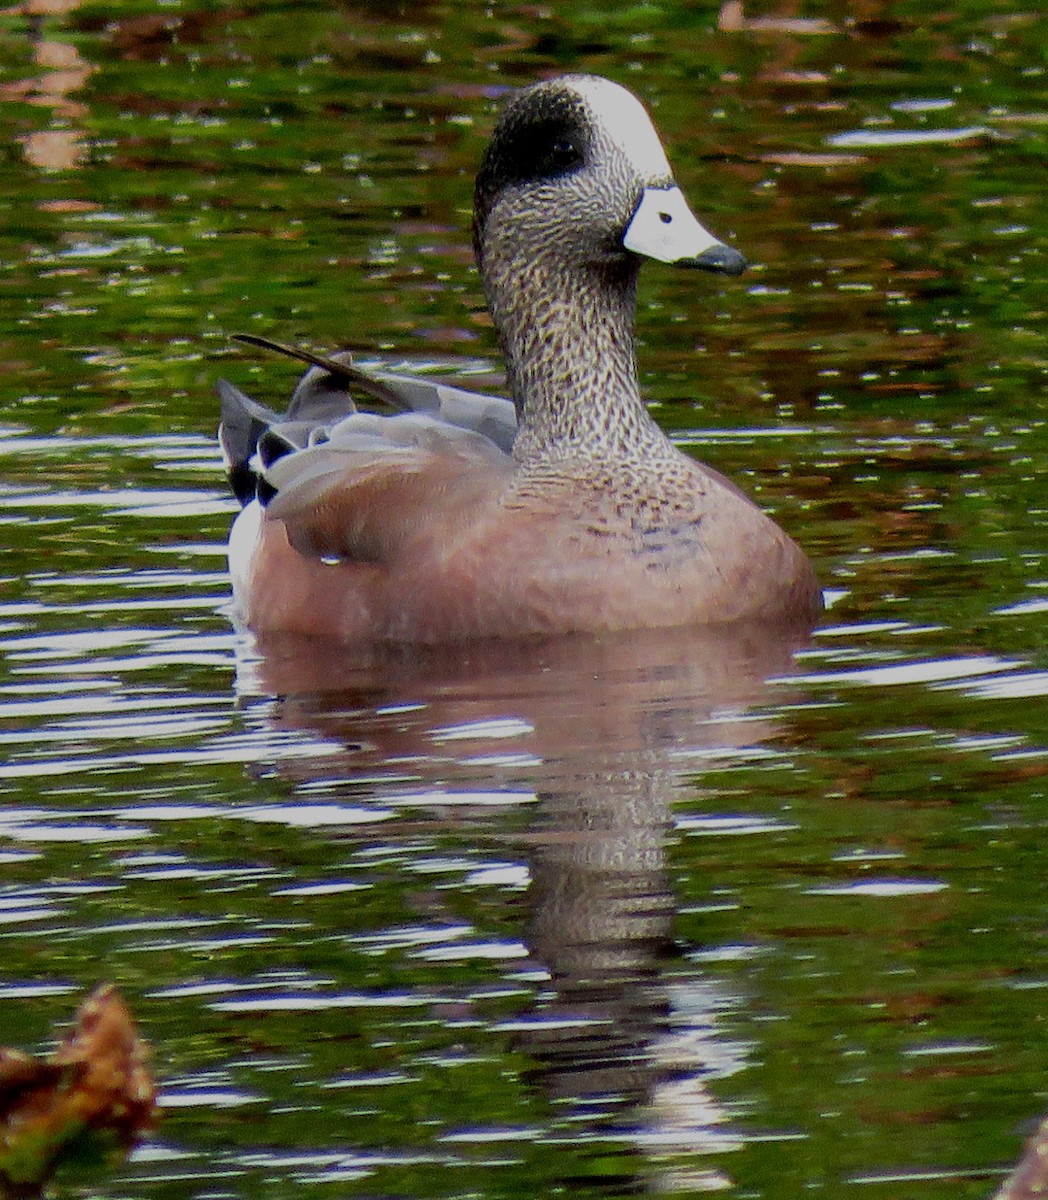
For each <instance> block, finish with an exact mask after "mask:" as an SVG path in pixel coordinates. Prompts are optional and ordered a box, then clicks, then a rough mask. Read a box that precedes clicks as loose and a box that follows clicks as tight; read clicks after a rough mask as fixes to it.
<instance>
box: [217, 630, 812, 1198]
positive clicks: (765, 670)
mask: <svg viewBox="0 0 1048 1200" xmlns="http://www.w3.org/2000/svg"><path fill="white" fill-rule="evenodd" d="M804 640H805V631H803V630H797V629H792V628H769V627H768V626H766V625H765V626H761V627H759V628H751V627H731V628H730V629H729V628H725V629H716V630H710V629H706V630H701V629H700V630H695V629H673V630H645V631H638V632H631V633H623V634H617V635H614V636H604V637H598V638H594V637H589V636H588V637H570V638H558V639H556V640H550V641H532V642H525V643H513V642H506V643H488V644H480V645H474V646H470V647H468V648H454V649H443V650H437V649H432V650H425V651H419V650H412V651H410V652H409V651H404V650H400V651H392V650H391V651H375V650H371V651H367V652H363V653H360V652H355V651H354V652H347V651H346V649H345V648H340V647H332V646H330V645H324V644H318V643H316V642H305V641H303V640H301V639H287V638H279V639H267V640H265V641H261V642H259V643H257V644H256V647H255V649H256V651H257V657H255V658H253V659H251V660H250V661H246V660H245V662H244V663H243V665H242V670H241V676H240V681H239V683H240V690H241V692H242V693H243V694H245V695H251V694H256V695H257V694H263V695H269V696H277V697H278V699H277V700H276V701H275V702H274V704H273V707H272V709H271V711H270V720H271V721H272V722H273V723H274V724H275V725H276V726H277V727H278V728H282V729H284V728H289V727H293V728H295V729H302V728H307V729H310V730H312V731H314V732H316V733H319V734H321V735H322V736H323V737H324V738H326V739H332V740H335V741H336V742H337V743H339V744H340V745H341V746H342V747H346V748H347V749H348V751H349V752H350V753H349V759H348V760H343V763H342V764H340V767H339V769H341V766H343V765H346V762H347V761H348V762H349V763H350V764H353V766H354V769H355V770H356V772H357V773H358V774H359V775H361V776H368V777H370V778H374V777H375V775H376V773H380V772H381V770H382V769H386V770H389V769H390V766H391V764H395V769H397V770H403V769H404V767H405V765H406V764H409V765H410V770H411V772H412V774H414V775H415V776H416V778H417V777H418V776H422V777H423V779H424V781H425V784H426V786H431V787H433V788H434V789H436V790H438V791H439V790H440V789H441V788H448V789H450V788H451V787H454V786H460V787H461V785H462V783H463V782H464V781H466V780H468V781H469V783H470V785H471V786H473V787H476V786H477V784H478V780H482V781H483V786H484V787H485V788H486V789H487V790H488V791H492V790H495V791H497V790H500V789H505V790H507V791H512V790H516V791H519V790H520V789H521V787H522V786H526V787H527V788H529V789H533V790H534V793H535V794H536V796H537V805H536V808H535V810H534V815H533V818H532V819H531V821H530V822H529V823H528V825H527V827H526V828H524V829H515V830H511V831H509V832H508V833H507V832H505V831H502V832H500V834H499V837H500V840H502V839H506V838H508V839H509V840H510V841H511V842H512V843H513V844H514V845H515V846H516V847H517V849H518V852H519V853H520V854H521V855H522V856H523V857H524V859H525V860H526V863H527V868H528V874H529V878H530V886H529V889H528V892H527V913H526V918H525V920H526V932H525V934H524V940H525V941H526V943H527V946H528V949H529V952H530V954H531V955H532V956H533V957H534V959H535V960H537V963H538V964H540V966H541V968H543V969H544V972H545V973H547V976H546V978H545V979H544V983H543V985H542V987H541V990H540V991H539V993H538V994H537V996H536V999H535V1001H534V1003H533V1004H532V1006H531V1008H530V1011H528V1012H527V1013H525V1014H523V1015H521V1016H520V1017H519V1018H518V1019H515V1020H514V1021H513V1022H511V1023H510V1025H509V1028H510V1029H511V1031H512V1036H513V1037H514V1039H515V1042H516V1046H517V1048H518V1049H519V1050H522V1051H524V1052H525V1053H526V1054H527V1055H528V1056H529V1057H530V1060H531V1062H532V1063H533V1064H534V1067H533V1072H534V1076H535V1080H536V1082H537V1083H539V1084H540V1085H541V1087H542V1089H543V1090H544V1091H545V1093H546V1094H547V1096H548V1097H549V1098H550V1099H551V1100H552V1101H553V1102H554V1103H555V1106H556V1109H557V1111H558V1112H559V1113H561V1114H563V1116H564V1119H565V1120H566V1121H568V1122H570V1128H571V1129H572V1130H573V1131H574V1133H575V1134H576V1135H578V1134H581V1133H582V1132H583V1130H585V1129H586V1128H587V1127H588V1128H590V1129H591V1130H593V1131H595V1130H597V1129H603V1130H604V1133H605V1135H607V1134H608V1132H609V1130H613V1131H615V1132H617V1133H618V1134H620V1135H621V1136H622V1137H623V1138H624V1139H625V1140H627V1141H629V1140H633V1141H635V1142H637V1143H639V1145H640V1147H641V1149H642V1151H643V1154H644V1158H645V1160H646V1162H647V1163H648V1168H647V1170H649V1171H651V1172H652V1173H653V1174H655V1175H657V1177H658V1186H659V1188H660V1189H663V1188H667V1187H669V1188H670V1189H671V1190H673V1189H678V1188H679V1187H691V1188H709V1187H719V1186H725V1184H726V1182H727V1181H726V1180H725V1179H724V1178H723V1177H722V1176H720V1175H719V1174H718V1173H717V1172H715V1171H708V1170H706V1168H705V1166H703V1165H702V1164H701V1163H700V1165H699V1167H698V1168H697V1169H696V1170H694V1171H690V1170H689V1173H688V1175H687V1177H686V1178H680V1177H678V1176H677V1175H676V1174H673V1175H672V1177H671V1171H670V1167H669V1165H668V1160H669V1158H671V1157H672V1159H673V1160H674V1163H675V1166H674V1168H673V1171H674V1172H679V1171H680V1169H681V1168H680V1156H681V1155H682V1154H685V1155H688V1156H693V1155H695V1154H696V1153H699V1154H701V1153H703V1152H712V1151H713V1150H715V1149H717V1148H724V1147H725V1145H730V1144H731V1139H730V1136H728V1135H727V1134H726V1133H725V1132H723V1122H724V1120H725V1116H724V1113H723V1112H722V1111H721V1110H720V1109H718V1107H717V1106H716V1105H715V1104H714V1103H713V1102H712V1100H711V1099H710V1096H709V1095H708V1094H707V1092H706V1089H705V1086H704V1080H705V1079H706V1078H708V1076H709V1075H710V1074H716V1073H718V1072H723V1071H729V1070H733V1069H735V1068H736V1067H737V1065H738V1064H737V1062H736V1061H735V1059H736V1058H737V1051H735V1050H733V1048H732V1047H731V1046H730V1045H726V1044H725V1043H723V1042H719V1041H718V1040H717V1039H716V1038H715V1037H714V1036H713V1032H712V1027H713V1015H714V1010H715V1009H716V1008H717V1007H718V1003H719V1002H718V999H717V997H715V996H713V995H711V994H710V992H709V985H708V984H706V983H705V982H704V981H703V980H702V979H701V978H698V977H695V976H691V977H689V978H688V979H686V980H685V981H684V982H678V983H675V984H673V985H670V984H667V983H666V981H665V979H664V972H665V968H666V964H667V958H668V954H669V950H670V946H671V938H672V924H673V920H674V915H675V911H676V903H675V898H674V893H673V886H672V882H671V879H670V877H669V874H668V871H667V863H666V845H667V835H668V833H669V831H670V830H671V822H672V809H673V804H674V799H675V797H676V796H677V794H678V793H679V792H680V790H681V789H686V788H687V787H689V786H691V784H692V781H693V779H694V777H695V775H696V773H697V772H699V771H701V768H702V766H703V764H704V763H707V762H709V761H710V760H711V758H712V759H717V760H721V759H723V757H724V756H725V755H726V754H727V755H730V754H731V753H732V751H733V750H737V749H738V748H740V747H743V746H750V745H752V744H753V743H754V742H758V741H760V740H762V739H764V738H766V737H768V736H769V735H770V734H772V732H773V731H774V722H773V720H772V719H771V718H768V717H763V716H761V715H760V713H759V712H755V711H754V705H755V704H757V703H758V702H759V701H760V700H761V699H762V698H763V697H765V696H766V686H767V685H766V682H765V681H766V680H768V679H769V678H772V677H774V676H782V675H784V674H788V673H789V671H790V668H791V662H792V655H793V653H794V651H795V649H796V648H797V647H798V646H799V645H800V644H801V643H803V641H804ZM493 731H494V732H499V731H501V732H504V733H511V734H512V735H513V736H512V737H511V738H509V739H507V741H506V742H505V743H502V744H504V745H507V746H509V747H510V749H509V750H508V752H496V753H493V752H492V745H493V740H497V739H493V737H492V733H493ZM315 765H316V771H317V775H318V777H319V776H320V774H321V773H322V774H323V776H324V777H326V778H329V779H330V777H331V767H332V764H331V760H330V758H327V757H325V758H323V759H318V760H317V762H316V764H315ZM292 769H293V770H294V772H295V773H296V775H298V776H299V777H300V778H302V777H306V778H308V776H309V769H308V766H307V765H306V764H303V763H301V762H299V763H296V764H295V765H294V767H293V768H292ZM718 1127H720V1128H718ZM691 1161H692V1162H693V1163H694V1159H691ZM649 1182H650V1181H649Z"/></svg>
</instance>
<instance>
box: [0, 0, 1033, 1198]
mask: <svg viewBox="0 0 1048 1200" xmlns="http://www.w3.org/2000/svg"><path fill="white" fill-rule="evenodd" d="M1042 19H1043V13H1039V12H1038V11H1037V10H1036V6H1034V7H1032V8H1021V7H1018V6H1016V5H1015V3H1014V2H1013V0H1007V2H1001V0H966V2H963V3H962V2H958V3H956V4H954V5H953V6H948V7H944V8H943V7H941V8H934V9H933V8H929V6H927V5H923V4H918V3H915V2H913V0H910V2H909V3H905V2H898V3H894V4H887V3H881V4H874V3H870V2H868V0H864V2H860V0H854V2H852V3H845V4H832V5H831V4H828V3H817V2H814V0H813V2H812V3H809V4H804V5H801V4H794V3H789V2H788V0H783V2H782V3H779V4H773V3H768V4H764V5H761V6H758V5H755V4H747V5H746V6H745V8H740V7H739V6H738V5H737V4H732V3H728V4H725V5H724V6H723V7H718V6H717V5H708V4H701V3H700V4H685V3H679V2H669V0H668V2H666V3H660V4H653V3H652V4H649V3H643V4H637V5H632V6H630V5H611V4H605V5H600V4H578V5H566V4H556V3H553V4H549V5H538V6H534V5H523V4H520V5H518V4H513V3H508V4H495V5H490V4H481V3H476V2H474V0H466V2H462V3H456V4H447V3H445V4H442V3H418V4H412V5H397V4H373V5H366V6H365V5H360V6H353V5H350V4H337V3H329V2H323V0H317V2H316V3H309V4H291V3H286V2H281V0H257V2H256V0H246V2H245V3H240V4H236V5H233V4H229V3H225V2H221V0H211V2H205V0H181V2H180V0H166V2H161V3H146V2H144V0H125V2H124V3H121V4H119V5H100V4H90V3H85V4H77V3H76V2H75V0H28V2H27V3H24V4H21V5H17V6H15V8H14V9H8V10H6V11H5V13H4V14H3V15H2V16H0V31H2V35H0V53H2V66H3V80H4V81H3V83H2V85H0V101H2V103H0V122H2V123H3V131H4V134H5V138H4V142H5V145H6V146H7V147H8V150H7V153H6V154H5V155H4V156H3V157H2V159H0V173H2V185H3V186H2V196H3V199H2V201H0V205H2V212H3V218H4V219H3V221H2V223H0V295H2V297H3V305H2V308H0V357H2V361H3V367H4V369H3V372H2V375H0V472H2V476H0V520H2V522H3V531H4V537H3V539H2V544H0V556H2V562H0V579H2V599H0V653H2V666H0V718H2V725H0V738H2V741H3V751H4V752H3V756H2V761H0V789H2V791H0V796H2V807H0V864H2V868H0V869H2V874H0V946H2V957H0V964H2V965H0V1012H2V1014H3V1016H2V1020H0V1026H2V1038H3V1041H4V1042H12V1043H17V1044H21V1045H23V1046H26V1047H28V1048H40V1047H42V1046H45V1045H46V1044H47V1040H48V1038H49V1037H50V1036H51V1031H52V1030H53V1029H54V1028H55V1027H56V1026H57V1025H60V1023H61V1022H62V1021H63V1020H64V1019H66V1018H67V1017H68V1015H69V1014H70V1013H71V1011H72V1009H73V1007H74V1005H75V1000H76V997H77V995H78V994H79V993H80V992H81V990H82V989H84V988H87V987H88V986H90V985H92V984H93V983H95V982H97V981H98V980H100V979H109V980H113V981H115V982H116V983H118V984H119V985H120V987H121V988H122V989H123V990H124V992H125V993H126V995H127V997H128V998H129V1000H130V1002H131V1004H132V1006H133V1008H134V1010H135V1012H136V1014H137V1015H138V1017H139V1019H140V1021H141V1024H142V1027H143V1030H144V1032H145V1033H146V1035H147V1036H148V1037H149V1038H150V1040H151V1041H152V1043H153V1046H154V1052H155V1066H156V1069H157V1072H158V1074H159V1076H160V1079H161V1083H162V1103H163V1107H164V1120H163V1122H162V1124H161V1125H160V1127H159V1129H158V1130H157V1132H156V1133H155V1134H154V1135H153V1136H152V1138H151V1139H150V1140H149V1141H148V1142H147V1143H146V1144H145V1145H144V1146H142V1147H141V1148H140V1149H139V1150H138V1151H137V1152H136V1154H135V1155H134V1157H133V1159H132V1161H131V1162H130V1163H128V1164H127V1166H126V1167H125V1168H124V1169H123V1170H122V1172H121V1174H120V1177H119V1178H118V1179H117V1180H116V1181H115V1182H111V1183H109V1184H107V1185H104V1186H106V1187H107V1188H108V1190H107V1191H106V1193H105V1194H109V1195H120V1196H124V1197H142V1198H144V1197H164V1196H170V1197H185V1196H193V1197H209V1198H210V1197H249V1196H258V1197H275V1196H280V1197H286V1196H296V1197H298V1196H300V1197H303V1198H305V1197H327V1196H334V1195H338V1196H359V1197H379V1196H381V1197H398V1198H400V1197H405V1198H406V1197H412V1198H420V1197H477V1198H480V1200H494V1198H496V1197H499V1198H501V1197H513V1196H528V1197H532V1196H547V1195H558V1194H563V1195H571V1196H579V1197H586V1196H594V1197H596V1196H601V1197H618V1196H627V1195H636V1194H638V1193H643V1192H652V1193H656V1194H670V1195H678V1196H687V1195H698V1194H704V1193H706V1192H708V1191H715V1190H721V1191H723V1192H724V1193H725V1194H728V1195H732V1196H737V1197H740V1198H741V1197H776V1198H790V1197H800V1196H808V1195H812V1194H821V1195H826V1196H832V1197H841V1196H855V1197H857V1198H866V1197H868V1198H869V1200H911V1198H915V1197H916V1198H920V1200H940V1198H945V1197H951V1198H956V1197H981V1196H988V1195H990V1194H991V1193H992V1191H993V1190H994V1188H995V1186H996V1183H997V1181H998V1180H999V1178H1000V1176H1001V1174H1002V1173H1003V1171H1004V1170H1005V1168H1006V1166H1007V1164H1008V1163H1009V1162H1011V1161H1012V1160H1014V1158H1015V1156H1016V1154H1017V1152H1018V1148H1019V1146H1020V1144H1021V1141H1022V1138H1023V1136H1024V1134H1025V1133H1026V1132H1027V1131H1028V1130H1029V1128H1030V1127H1031V1125H1032V1122H1034V1121H1035V1120H1036V1118H1038V1117H1039V1116H1040V1115H1041V1114H1042V1113H1043V1112H1044V1111H1045V1110H1046V1109H1048V838H1046V837H1045V832H1046V830H1048V715H1046V714H1048V705H1046V702H1045V701H1046V697H1048V636H1046V629H1048V622H1046V616H1048V493H1046V485H1045V479H1046V472H1048V425H1046V418H1048V403H1046V386H1045V385H1046V375H1048V366H1046V358H1045V307H1044V306H1045V292H1044V280H1045V278H1046V275H1048V268H1046V263H1045V252H1046V248H1048V218H1046V216H1045V208H1044V191H1045V172H1044V162H1045V149H1046V134H1048V94H1046V87H1045V81H1046V74H1045V72H1046V66H1048V64H1046V59H1045V52H1044V29H1043V23H1042ZM571 69H584V70H588V71H595V72H599V73H603V74H607V75H610V76H612V77H614V78H616V79H618V80H620V81H622V82H625V83H627V84H629V85H630V86H631V87H633V88H634V89H635V90H637V91H638V92H639V93H640V94H641V95H642V96H643V97H644V98H645V100H646V101H647V102H648V103H649V104H650V106H651V107H652V110H653V112H654V114H655V119H656V122H657V124H658V125H659V127H660V129H661V131H662V133H663V135H664V137H665V140H666V142H667V145H668V147H669V152H670V157H671V160H672V161H673V163H674V164H675V167H676V169H677V172H678V178H679V181H680V182H681V184H682V186H683V188H684V191H685V193H686V194H687V195H688V196H689V197H690V199H691V201H692V203H693V206H694V207H695V209H696V211H697V212H698V213H699V214H700V216H701V217H702V218H703V219H704V220H705V221H706V223H707V224H708V225H709V226H710V227H711V228H712V229H713V230H714V231H715V232H717V233H718V234H720V235H721V236H724V237H725V238H727V239H729V240H731V241H732V242H733V243H734V244H736V245H738V246H739V247H740V249H742V250H743V251H744V252H745V254H746V255H747V256H748V257H749V258H750V259H751V261H752V264H753V266H752V267H751V270H750V271H749V272H748V273H747V274H746V275H744V276H742V277H741V278H739V279H737V280H723V281H721V280H715V279H710V278H705V277H703V278H698V277H696V276H695V275H693V274H675V273H673V272H672V271H671V270H669V269H668V268H661V267H659V266H658V265H655V264H652V265H650V266H649V267H648V268H647V269H646V272H645V274H644V276H643V278H642V291H641V310H640V314H639V330H640V336H641V349H640V358H641V363H640V365H641V370H642V375H643V380H644V386H645V388H646V393H647V396H648V398H649V399H650V401H651V402H652V404H653V406H654V411H655V412H656V415H657V416H658V418H659V420H660V421H661V422H663V424H664V426H665V427H666V428H667V429H668V430H671V431H672V433H673V435H674V436H675V437H676V438H677V439H678V440H679V442H680V444H681V445H682V446H685V447H687V448H688V449H689V451H693V452H694V453H695V454H697V455H699V456H701V457H702V458H704V459H706V460H708V461H710V462H712V463H713V464H714V465H715V466H717V467H718V468H719V469H720V470H722V471H724V472H726V473H727V474H729V475H730V476H732V477H733V478H735V479H737V480H738V481H739V482H740V483H741V484H742V485H743V486H744V487H745V488H746V489H747V490H748V491H749V492H750V493H751V494H753V495H755V496H756V497H757V498H758V499H759V501H760V502H761V503H762V504H763V505H765V506H766V507H767V508H768V510H769V511H772V512H774V513H775V515H776V518H777V519H778V520H779V521H780V522H781V523H782V524H783V525H784V526H785V527H786V528H787V529H788V530H789V531H790V532H791V533H792V534H793V535H794V536H795V537H796V538H797V540H798V541H800V543H801V544H802V545H803V546H804V547H805V549H806V550H807V551H808V552H809V554H810V555H811V556H812V558H813V560H814V561H815V563H816V566H817V568H818V572H819V575H820V578H821V580H822V581H823V584H824V586H825V588H826V589H827V595H828V597H829V599H830V600H831V601H832V605H831V607H830V608H829V610H828V612H827V615H826V618H825V621H824V623H823V626H822V627H821V628H820V629H819V630H818V631H817V632H816V634H815V636H814V638H813V639H812V640H811V642H810V644H806V645H794V644H792V643H790V642H789V641H788V640H786V639H784V638H782V637H777V636H775V635H774V634H773V633H772V632H770V631H739V632H737V633H736V634H734V635H732V636H719V637H717V638H710V637H708V636H706V635H703V634H702V633H701V632H693V633H682V632H674V633H664V634H654V633H650V634H638V635H624V636H621V637H617V638H605V639H598V640H597V641H596V642H594V641H593V640H588V639H566V640H562V641H556V642H550V643H538V644H533V645H529V646H527V647H519V646H518V647H514V646H509V645H507V646H502V647H497V646H489V647H472V648H467V649H463V650H458V651H445V652H436V651H434V652H431V653H427V654H424V655H419V654H417V653H406V652H405V653H402V654H395V653H390V654H387V655H384V656H379V655H373V656H364V655H362V654H359V653H355V654H349V653H333V652H332V651H331V649H330V648H325V647H317V646H310V645H303V644H300V643H299V644H295V643H291V642H287V641H278V642H273V643H270V644H267V645H264V646H256V645H254V644H252V643H251V642H250V641H249V640H248V639H246V638H244V637H243V636H241V635H239V634H238V633H237V632H236V631H235V630H234V629H233V628H232V626H231V624H230V621H229V618H228V616H227V613H226V609H225V605H226V599H227V591H228V588H227V580H226V574H225V563H224V557H223V543H224V538H225V533H226V529H227V527H228V523H229V520H230V518H231V516H232V513H233V507H234V506H233V503H232V501H231V499H230V498H229V497H228V494H227V492H226V490H225V487H224V482H223V480H222V477H221V468H220V462H219V456H218V453H217V449H216V446H215V443H214V436H213V435H214V427H215V422H216V412H217V403H216V400H215V398H214V395H213V387H214V382H215V380H216V378H218V377H219V376H225V377H227V378H229V379H231V380H232V381H233V382H235V383H237V384H238V385H239V386H241V387H244V388H245V389H246V390H248V391H250V392H252V393H253V394H255V395H257V396H258V398H259V399H262V400H265V401H267V402H270V403H273V404H279V403H280V401H281V400H282V399H283V398H284V397H286V396H287V394H288V392H289V390H290V388H291V386H292V383H293V379H294V375H295V372H294V369H293V366H292V365H291V364H284V363H282V362H280V361H270V360H264V359H263V358H261V357H259V356H258V355H256V354H254V353H252V352H248V351H246V350H244V349H242V348H240V347H237V346H236V345H234V344H233V343H231V342H230V341H229V335H230V334H232V333H235V332H248V333H256V334H263V335H268V336H271V337H275V338H278V339H280V340H283V341H291V342H298V343H302V344H307V345H310V346H313V347H315V348H317V349H319V350H325V351H326V350H330V349H332V348H335V347H341V346H349V347H350V348H352V349H353V350H354V351H356V353H357V355H358V357H359V359H360V361H362V362H365V363H383V364H387V365H393V364H397V365H399V366H401V367H402V368H403V369H408V370H417V371H420V372H426V373H435V374H437V375H439V376H440V377H441V378H446V379H449V380H452V381H455V382H459V383H463V382H465V383H466V386H470V383H471V381H473V380H479V381H480V382H481V383H484V384H489V383H497V381H498V371H499V362H498V356H497V353H496V349H495V345H494V339H493V336H492V331H491V328H490V324H489V322H488V321H487V319H486V317H485V315H484V311H483V304H482V300H481V297H480V292H479V287H478V282H477V277H476V274H475V272H474V271H473V268H472V263H471V255H470V252H469V246H468V236H467V227H468V210H469V204H470V196H471V176H472V171H473V169H474V167H475V164H476V163H477V161H478V158H479V155H480V152H481V149H482V146H483V143H484V139H485V137H486V134H487V132H488V131H489V130H490V128H491V124H492V119H493V113H494V109H495V104H496V102H497V98H498V96H499V94H500V93H501V92H503V91H504V90H505V88H507V87H509V86H513V85H515V84H517V83H521V82H526V81H529V80H531V79H534V78H536V77H539V76H541V75H547V74H553V73H556V72H558V71H561V70H571ZM100 1186H103V1185H100ZM80 1190H81V1191H83V1189H80Z"/></svg>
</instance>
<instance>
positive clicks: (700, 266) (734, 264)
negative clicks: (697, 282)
mask: <svg viewBox="0 0 1048 1200" xmlns="http://www.w3.org/2000/svg"><path fill="white" fill-rule="evenodd" d="M676 265H677V266H678V267H694V268H695V269H696V270H699V271H716V272H717V274H718V275H741V274H742V273H743V271H745V270H746V267H747V265H748V264H747V262H746V259H745V258H743V256H742V255H741V254H740V253H739V252H738V250H736V249H734V248H733V247H732V246H725V245H724V244H723V243H722V242H718V243H717V245H715V246H711V247H710V248H709V249H708V250H703V252H702V253H701V254H698V255H696V256H695V258H682V259H680V260H679V261H678V262H677V264H676Z"/></svg>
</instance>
